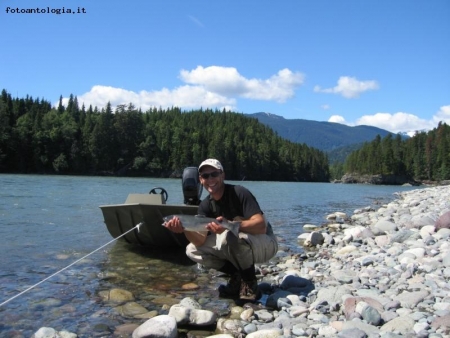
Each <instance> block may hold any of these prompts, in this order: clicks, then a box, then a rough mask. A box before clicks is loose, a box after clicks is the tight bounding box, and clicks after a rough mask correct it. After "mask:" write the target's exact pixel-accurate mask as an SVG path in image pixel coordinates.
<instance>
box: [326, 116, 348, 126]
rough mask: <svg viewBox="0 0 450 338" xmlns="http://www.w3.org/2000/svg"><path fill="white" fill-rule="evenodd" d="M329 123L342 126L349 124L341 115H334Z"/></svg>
mask: <svg viewBox="0 0 450 338" xmlns="http://www.w3.org/2000/svg"><path fill="white" fill-rule="evenodd" d="M328 122H334V123H340V124H348V123H347V122H346V121H345V119H344V118H343V117H342V116H340V115H332V116H330V118H329V119H328Z"/></svg>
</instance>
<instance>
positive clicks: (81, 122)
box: [0, 89, 329, 182]
mask: <svg viewBox="0 0 450 338" xmlns="http://www.w3.org/2000/svg"><path fill="white" fill-rule="evenodd" d="M209 157H215V158H218V159H219V160H220V161H221V162H222V164H223V165H224V167H225V170H226V174H227V178H228V179H236V180H241V179H248V180H276V181H310V182H326V181H328V180H329V166H328V159H327V156H326V155H325V153H323V152H322V151H320V150H318V149H315V148H311V147H308V146H307V145H305V144H297V143H293V142H290V141H287V140H285V139H282V138H281V137H279V136H278V135H277V134H276V133H274V132H273V131H272V130H271V129H270V128H269V127H266V126H264V125H263V124H261V123H259V122H258V121H257V119H254V118H250V117H246V116H244V115H243V114H240V113H236V112H230V111H226V110H223V111H219V110H211V109H198V110H192V111H189V112H183V111H181V109H180V108H177V107H172V108H169V109H161V108H159V109H158V108H151V109H149V110H147V111H145V112H142V111H141V109H137V108H136V107H135V106H134V105H133V104H131V103H130V104H128V105H119V106H117V107H116V108H115V110H114V111H113V108H112V107H111V104H110V103H108V104H107V105H106V107H104V108H101V109H99V108H97V107H92V106H89V107H85V106H84V105H82V106H81V107H80V106H79V104H78V100H77V97H76V96H73V95H70V98H69V100H68V103H67V106H65V105H63V103H62V97H60V100H59V105H58V106H57V107H54V108H53V107H52V105H51V103H50V102H48V101H46V100H44V99H39V98H37V99H33V98H32V97H31V96H28V95H27V96H26V97H25V98H12V97H11V94H9V93H8V92H7V91H6V90H5V89H4V90H3V91H2V93H1V98H0V172H3V173H42V174H70V175H127V176H153V177H169V176H170V175H173V174H174V173H177V174H178V175H179V174H180V173H181V172H182V170H183V169H184V168H185V167H188V166H198V165H199V163H201V161H203V160H204V159H206V158H209Z"/></svg>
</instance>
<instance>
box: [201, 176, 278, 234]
mask: <svg viewBox="0 0 450 338" xmlns="http://www.w3.org/2000/svg"><path fill="white" fill-rule="evenodd" d="M198 214H199V215H205V216H206V217H213V218H217V217H219V216H223V217H224V218H225V219H227V220H233V219H234V218H235V217H241V218H243V219H249V218H250V217H252V216H253V215H256V214H261V215H262V214H263V212H262V210H261V208H260V207H259V204H258V202H257V201H256V198H255V196H253V194H252V193H251V192H250V191H249V190H248V189H247V188H244V187H243V186H240V185H232V184H225V190H224V192H223V195H222V197H221V199H220V200H218V201H216V200H214V199H212V198H211V196H208V197H206V198H205V199H204V200H203V201H202V202H201V203H200V205H199V206H198ZM266 233H267V234H271V233H272V229H271V227H270V224H269V225H268V229H267V232H266Z"/></svg>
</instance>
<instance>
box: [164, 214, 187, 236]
mask: <svg viewBox="0 0 450 338" xmlns="http://www.w3.org/2000/svg"><path fill="white" fill-rule="evenodd" d="M163 225H164V226H165V227H166V228H167V229H169V230H170V231H172V232H175V233H177V234H181V233H183V232H184V229H183V225H182V224H181V221H180V219H179V218H178V217H176V216H174V217H173V218H172V219H171V220H170V221H167V222H165V223H164V224H163Z"/></svg>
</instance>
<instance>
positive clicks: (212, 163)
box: [198, 158, 223, 171]
mask: <svg viewBox="0 0 450 338" xmlns="http://www.w3.org/2000/svg"><path fill="white" fill-rule="evenodd" d="M204 166H210V167H213V168H216V169H219V170H222V171H223V167H222V164H221V163H220V162H219V161H217V160H216V159H215V158H208V159H207V160H204V161H203V162H202V163H201V164H200V166H199V167H198V171H200V170H201V169H202V167H204Z"/></svg>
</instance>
